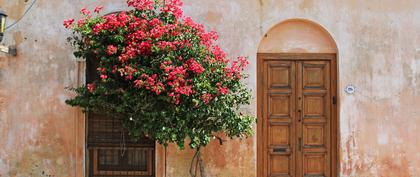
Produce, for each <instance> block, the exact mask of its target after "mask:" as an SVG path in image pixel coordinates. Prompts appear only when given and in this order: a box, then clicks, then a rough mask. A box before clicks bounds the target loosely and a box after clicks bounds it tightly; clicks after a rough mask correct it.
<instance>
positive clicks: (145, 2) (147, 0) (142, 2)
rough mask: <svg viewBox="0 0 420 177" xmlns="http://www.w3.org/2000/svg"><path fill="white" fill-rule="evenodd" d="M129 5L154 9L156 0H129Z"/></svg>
mask: <svg viewBox="0 0 420 177" xmlns="http://www.w3.org/2000/svg"><path fill="white" fill-rule="evenodd" d="M127 4H128V6H129V7H134V8H136V9H138V10H152V9H153V6H154V5H155V0H127Z"/></svg>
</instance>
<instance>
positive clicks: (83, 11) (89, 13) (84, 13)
mask: <svg viewBox="0 0 420 177" xmlns="http://www.w3.org/2000/svg"><path fill="white" fill-rule="evenodd" d="M80 13H81V14H83V15H85V16H91V15H92V13H91V12H90V11H89V10H87V9H86V8H82V9H81V10H80Z"/></svg>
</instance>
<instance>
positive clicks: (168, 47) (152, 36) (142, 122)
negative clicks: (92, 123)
mask: <svg viewBox="0 0 420 177" xmlns="http://www.w3.org/2000/svg"><path fill="white" fill-rule="evenodd" d="M127 4H128V6H129V7H132V10H128V11H122V12H117V13H112V14H108V15H105V16H101V15H100V12H101V10H102V7H97V8H95V9H94V12H93V13H92V12H90V11H89V10H87V9H82V10H81V14H82V15H83V18H82V19H80V20H77V21H75V20H74V19H69V20H66V21H65V22H64V26H65V27H66V28H68V29H71V30H72V31H73V32H74V35H73V37H72V38H71V39H70V41H71V43H72V44H73V46H74V48H75V55H76V57H80V58H85V59H87V60H90V61H92V62H97V63H99V64H98V65H99V66H98V68H97V72H98V78H97V79H96V80H94V81H93V82H91V83H88V84H87V85H86V86H83V87H80V88H74V89H73V90H74V91H75V92H76V97H75V98H73V99H70V100H67V103H68V104H70V105H72V106H80V107H82V108H84V110H88V111H93V112H100V113H102V114H107V115H109V116H113V117H122V118H123V121H124V126H125V127H126V128H127V129H128V130H129V133H130V135H132V136H134V137H142V136H148V137H150V138H153V139H155V140H156V141H158V142H159V143H161V144H165V145H166V144H168V143H177V144H178V145H179V146H180V147H181V148H183V146H184V141H185V140H188V142H189V146H190V147H191V148H199V147H201V146H205V145H207V144H208V143H209V142H210V141H211V139H212V138H214V137H215V134H216V133H217V134H219V133H224V134H226V135H227V136H228V137H246V136H248V135H250V134H252V127H251V126H252V124H253V123H254V117H252V116H248V115H244V114H242V113H241V112H239V111H238V110H239V108H240V106H241V105H244V104H249V101H250V93H249V90H248V89H247V88H246V87H245V85H244V84H243V83H241V79H243V78H244V74H243V70H244V69H245V67H246V66H247V64H248V61H247V59H246V58H245V57H238V58H237V59H234V60H231V59H229V58H228V56H227V55H226V54H225V53H224V52H223V50H222V49H221V48H220V47H219V46H218V45H217V44H216V43H215V41H216V40H217V39H218V35H217V33H216V32H214V31H210V32H208V31H206V30H205V28H204V27H203V25H201V24H198V23H195V22H194V21H193V20H192V19H191V18H190V17H186V16H184V15H183V14H182V10H181V5H182V3H181V1H180V0H164V1H162V0H161V1H158V0H128V1H127Z"/></svg>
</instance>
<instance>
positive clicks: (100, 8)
mask: <svg viewBox="0 0 420 177" xmlns="http://www.w3.org/2000/svg"><path fill="white" fill-rule="evenodd" d="M103 9H104V7H102V6H98V7H96V8H95V10H94V12H95V13H99V12H101V11H102V10H103Z"/></svg>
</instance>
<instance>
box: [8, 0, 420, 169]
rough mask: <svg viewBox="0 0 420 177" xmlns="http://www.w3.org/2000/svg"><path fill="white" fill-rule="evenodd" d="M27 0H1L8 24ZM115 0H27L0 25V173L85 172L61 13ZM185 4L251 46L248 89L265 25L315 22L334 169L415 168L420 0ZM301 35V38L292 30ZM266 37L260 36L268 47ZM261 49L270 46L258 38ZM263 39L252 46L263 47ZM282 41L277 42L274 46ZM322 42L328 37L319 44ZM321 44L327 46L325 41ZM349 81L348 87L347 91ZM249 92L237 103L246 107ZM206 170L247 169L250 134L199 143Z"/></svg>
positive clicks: (180, 165) (238, 45)
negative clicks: (329, 89) (335, 86)
mask: <svg viewBox="0 0 420 177" xmlns="http://www.w3.org/2000/svg"><path fill="white" fill-rule="evenodd" d="M31 2H32V1H31V0H0V6H1V8H2V9H3V10H5V11H7V12H8V14H9V24H11V23H13V22H14V21H15V20H17V19H18V18H19V17H21V16H22V14H23V13H24V11H25V9H26V8H28V7H29V5H30V3H31ZM124 2H125V1H124V0H89V1H82V0H60V1H51V0H37V2H36V4H35V5H34V7H33V8H32V10H31V11H29V13H28V14H27V15H26V16H25V17H24V18H23V19H22V20H21V21H20V22H19V23H18V24H17V25H15V26H13V27H12V28H10V29H8V30H7V32H6V34H5V40H4V41H3V42H4V43H6V44H16V45H17V47H18V56H17V57H10V56H5V55H1V56H0V176H2V177H3V176H4V177H9V176H13V177H14V176H18V177H28V176H34V177H38V176H57V177H67V176H69V177H73V176H84V118H83V114H81V112H80V110H79V109H76V108H71V107H68V106H67V105H65V103H64V100H65V99H67V98H69V97H71V96H72V95H71V93H69V92H67V91H65V89H64V88H65V87H68V86H70V87H71V86H77V85H78V84H81V83H83V80H84V78H83V72H84V64H83V62H77V61H76V59H74V57H73V56H72V52H71V48H70V47H69V45H67V44H66V37H67V36H69V35H70V33H69V32H68V31H67V30H65V29H64V28H63V27H62V21H63V19H67V18H69V17H75V16H77V15H78V11H79V9H80V8H82V7H88V8H94V7H95V6H97V5H103V6H105V10H106V12H113V11H117V10H120V9H123V8H124V6H125V3H124ZM184 4H185V7H184V10H185V13H186V14H187V15H189V16H192V17H193V18H194V19H195V20H196V21H199V22H201V23H203V24H205V25H206V26H207V27H208V28H209V29H215V30H217V31H219V32H220V44H221V46H223V47H224V48H225V49H226V50H227V51H228V54H229V55H230V56H237V55H245V56H249V58H250V60H251V66H250V67H249V69H248V73H249V74H250V78H249V79H248V80H247V83H248V85H249V87H250V88H252V89H253V92H254V95H256V79H257V78H256V53H257V52H258V51H259V47H260V42H261V40H262V39H263V38H264V36H265V34H266V33H267V32H268V31H269V29H271V28H272V27H273V26H274V25H276V24H278V23H280V22H282V21H285V20H287V19H295V18H302V19H308V20H310V21H313V22H316V23H318V24H320V25H321V26H322V27H324V28H325V29H326V30H327V31H328V32H329V33H330V34H331V36H332V38H333V39H334V41H335V43H336V45H337V48H338V54H339V95H340V100H339V113H340V149H339V153H340V164H339V165H340V169H339V172H340V175H341V176H349V177H371V176H384V177H385V176H389V177H395V176H398V177H415V176H420V148H419V147H420V137H419V136H418V132H419V127H418V125H420V111H419V110H420V34H419V31H420V21H419V20H418V18H419V17H420V3H419V1H418V0H400V1H393V0H370V1H363V0H346V1H342V0H322V1H321V0H292V1H291V0H211V1H209V0H184ZM296 40H297V41H299V39H296ZM273 45H276V44H275V43H273V44H268V45H267V46H268V47H270V46H271V48H275V47H273ZM268 49H270V48H268ZM268 49H267V48H265V47H264V48H262V49H261V50H268ZM280 49H283V48H282V47H280ZM326 50H327V49H326ZM328 50H329V49H328ZM347 84H353V85H355V86H356V89H357V90H356V93H355V94H353V95H348V94H345V93H344V91H343V89H344V87H345V86H346V85H347ZM255 101H256V98H255V97H254V103H253V104H251V105H250V106H248V107H246V108H244V110H246V111H248V112H249V113H251V114H256V103H255ZM166 155H167V156H166V161H167V162H166V163H167V166H166V172H167V176H168V177H186V176H188V168H189V165H190V160H191V157H192V155H193V152H192V151H179V150H177V149H176V148H175V147H174V146H170V147H169V148H168V149H167V152H166ZM203 156H204V159H205V164H206V171H205V172H206V175H207V176H210V177H217V176H219V177H253V176H255V175H256V165H257V164H256V138H255V137H251V138H249V139H246V140H232V141H229V142H227V143H225V144H224V145H223V146H220V145H218V143H217V142H214V143H212V144H210V145H209V146H208V147H207V148H205V149H204V152H203Z"/></svg>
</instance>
